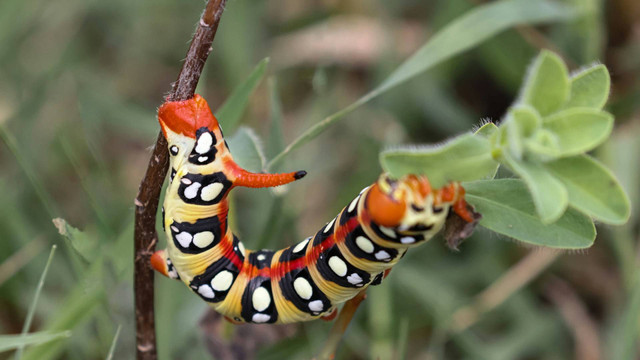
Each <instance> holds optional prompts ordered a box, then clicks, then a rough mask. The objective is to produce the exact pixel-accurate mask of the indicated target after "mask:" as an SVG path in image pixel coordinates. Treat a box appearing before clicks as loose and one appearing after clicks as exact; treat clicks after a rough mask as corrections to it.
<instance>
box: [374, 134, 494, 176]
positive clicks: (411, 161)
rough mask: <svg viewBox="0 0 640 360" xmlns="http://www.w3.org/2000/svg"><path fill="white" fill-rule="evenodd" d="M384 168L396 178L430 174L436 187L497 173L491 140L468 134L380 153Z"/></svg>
mask: <svg viewBox="0 0 640 360" xmlns="http://www.w3.org/2000/svg"><path fill="white" fill-rule="evenodd" d="M380 163H381V164H382V168H383V169H384V170H385V171H387V172H389V173H390V174H391V175H393V176H395V177H401V176H403V175H407V174H426V175H428V176H429V181H430V182H431V185H433V186H434V187H440V186H443V185H445V184H446V183H448V182H449V181H471V180H478V179H483V178H486V177H489V176H491V175H492V174H495V171H496V169H497V167H498V163H497V162H495V161H494V160H493V159H492V158H491V145H490V144H489V140H487V139H485V138H483V137H480V136H473V134H465V135H462V136H458V137H456V138H454V139H452V140H450V141H449V142H447V143H445V144H443V145H440V146H432V147H423V148H413V149H406V148H400V149H393V150H387V151H384V152H382V153H381V154H380Z"/></svg>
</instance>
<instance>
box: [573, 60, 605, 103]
mask: <svg viewBox="0 0 640 360" xmlns="http://www.w3.org/2000/svg"><path fill="white" fill-rule="evenodd" d="M610 88H611V77H610V76H609V70H607V67H606V66H604V65H596V66H592V67H590V68H587V69H584V70H582V71H580V72H579V73H577V74H574V75H572V76H571V91H570V94H569V100H568V101H567V103H566V104H565V105H564V107H565V108H572V107H588V108H593V109H598V110H600V109H602V107H603V106H604V104H605V103H606V102H607V99H608V98H609V91H610Z"/></svg>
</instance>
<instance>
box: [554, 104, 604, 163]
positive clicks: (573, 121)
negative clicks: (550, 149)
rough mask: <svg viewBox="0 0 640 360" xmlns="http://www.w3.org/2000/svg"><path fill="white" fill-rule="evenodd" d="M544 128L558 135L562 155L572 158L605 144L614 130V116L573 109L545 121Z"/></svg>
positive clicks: (589, 110) (601, 112)
mask: <svg viewBox="0 0 640 360" xmlns="http://www.w3.org/2000/svg"><path fill="white" fill-rule="evenodd" d="M543 127H544V128H545V129H547V130H550V131H551V132H553V133H554V134H556V136H557V138H558V145H559V151H560V155H561V156H571V155H577V154H580V153H584V152H586V151H589V150H592V149H593V148H595V147H596V146H598V145H600V144H601V143H602V142H604V141H605V140H606V139H607V138H608V137H609V135H610V134H611V130H612V129H613V116H611V114H609V113H607V112H605V111H600V110H595V109H588V108H573V109H567V110H564V111H561V112H559V113H556V114H554V115H552V116H550V117H548V118H546V119H544V122H543Z"/></svg>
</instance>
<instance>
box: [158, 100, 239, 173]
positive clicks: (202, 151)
mask: <svg viewBox="0 0 640 360" xmlns="http://www.w3.org/2000/svg"><path fill="white" fill-rule="evenodd" d="M158 120H159V122H160V126H161V127H162V132H163V134H164V136H165V137H166V139H167V142H168V143H169V153H170V154H171V155H172V158H173V157H186V156H187V155H188V156H189V157H190V158H192V160H190V161H191V162H192V163H194V164H196V165H198V164H208V163H210V162H212V161H213V160H214V159H215V157H216V153H218V156H219V155H222V154H223V153H224V152H227V149H226V146H225V145H224V144H223V141H221V140H222V130H221V129H220V125H219V124H218V120H217V119H216V118H215V116H213V114H212V113H211V109H210V108H209V105H208V104H207V101H206V100H205V99H204V98H203V97H201V96H200V95H195V96H194V97H193V98H191V99H189V100H183V101H170V102H166V103H164V104H163V105H162V106H161V107H160V109H158ZM179 154H180V156H179Z"/></svg>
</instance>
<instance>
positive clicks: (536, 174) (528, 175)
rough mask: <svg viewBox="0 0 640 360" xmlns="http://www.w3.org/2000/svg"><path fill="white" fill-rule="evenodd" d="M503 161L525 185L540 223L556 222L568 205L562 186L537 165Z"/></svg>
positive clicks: (510, 159) (509, 159)
mask: <svg viewBox="0 0 640 360" xmlns="http://www.w3.org/2000/svg"><path fill="white" fill-rule="evenodd" d="M504 159H505V163H506V164H507V166H509V168H510V169H511V170H512V171H513V172H514V173H516V174H517V175H518V176H519V177H520V178H522V180H524V182H525V184H527V187H528V188H529V191H530V192H531V197H532V198H533V202H534V204H535V206H536V211H537V212H538V215H539V216H540V219H541V220H542V222H543V223H545V224H550V223H553V222H554V221H556V220H558V219H559V218H560V216H562V214H563V213H564V211H565V210H566V209H567V205H568V204H569V196H568V195H567V189H565V188H564V185H562V183H561V182H560V181H559V180H558V179H556V178H555V177H553V176H552V175H551V174H549V172H547V171H546V169H545V168H544V167H542V165H540V164H538V163H535V162H531V161H517V160H514V159H512V158H511V157H509V156H505V157H504Z"/></svg>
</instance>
